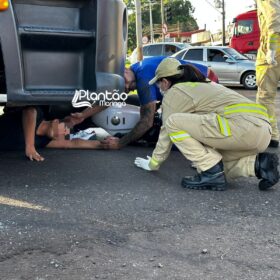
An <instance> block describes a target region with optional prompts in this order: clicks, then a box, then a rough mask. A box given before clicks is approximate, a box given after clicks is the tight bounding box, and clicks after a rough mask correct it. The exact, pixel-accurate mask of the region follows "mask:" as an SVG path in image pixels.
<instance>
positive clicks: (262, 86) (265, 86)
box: [256, 56, 280, 140]
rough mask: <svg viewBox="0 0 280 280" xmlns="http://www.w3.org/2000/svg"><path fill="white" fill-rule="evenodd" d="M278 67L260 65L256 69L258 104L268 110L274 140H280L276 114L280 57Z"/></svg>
mask: <svg viewBox="0 0 280 280" xmlns="http://www.w3.org/2000/svg"><path fill="white" fill-rule="evenodd" d="M277 62H278V65H277V66H273V65H267V64H264V65H258V66H257V67H256V70H257V72H256V76H257V77H256V78H257V85H258V93H257V103H259V104H262V105H263V106H265V107H266V108H267V113H268V115H269V120H270V123H271V127H272V136H271V138H272V139H273V140H279V130H278V126H277V116H276V113H275V98H276V92H277V86H278V82H279V81H280V56H278V58H277Z"/></svg>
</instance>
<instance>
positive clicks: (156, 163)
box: [150, 158, 159, 165]
mask: <svg viewBox="0 0 280 280" xmlns="http://www.w3.org/2000/svg"><path fill="white" fill-rule="evenodd" d="M150 162H151V164H152V165H159V162H158V161H157V160H155V159H154V158H151V160H150Z"/></svg>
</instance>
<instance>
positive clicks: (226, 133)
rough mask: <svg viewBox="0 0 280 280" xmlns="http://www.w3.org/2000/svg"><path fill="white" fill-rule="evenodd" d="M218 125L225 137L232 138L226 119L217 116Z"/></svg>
mask: <svg viewBox="0 0 280 280" xmlns="http://www.w3.org/2000/svg"><path fill="white" fill-rule="evenodd" d="M217 119H218V123H219V126H220V131H221V133H222V134H223V135H224V136H231V130H230V126H229V123H228V120H227V119H226V118H222V117H221V116H219V115H217Z"/></svg>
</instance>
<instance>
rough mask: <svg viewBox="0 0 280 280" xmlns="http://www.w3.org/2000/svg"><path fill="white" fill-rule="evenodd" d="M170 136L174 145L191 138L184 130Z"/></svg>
mask: <svg viewBox="0 0 280 280" xmlns="http://www.w3.org/2000/svg"><path fill="white" fill-rule="evenodd" d="M168 136H169V137H170V139H171V141H172V142H173V143H175V142H180V141H183V140H185V139H186V138H190V137H191V136H190V135H189V134H188V133H187V132H186V131H183V130H182V131H178V132H173V133H169V134H168Z"/></svg>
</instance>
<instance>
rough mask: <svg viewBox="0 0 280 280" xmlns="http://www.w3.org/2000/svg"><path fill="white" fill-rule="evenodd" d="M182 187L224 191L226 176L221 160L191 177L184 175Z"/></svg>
mask: <svg viewBox="0 0 280 280" xmlns="http://www.w3.org/2000/svg"><path fill="white" fill-rule="evenodd" d="M181 185H182V187H184V188H188V189H194V190H206V189H210V190H213V191H224V190H225V189H226V178H225V174H224V166H223V163H222V161H220V162H219V163H217V164H216V165H214V166H213V167H211V168H210V169H208V170H206V171H203V172H201V173H200V174H197V175H195V176H193V177H184V178H183V179H182V182H181Z"/></svg>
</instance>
